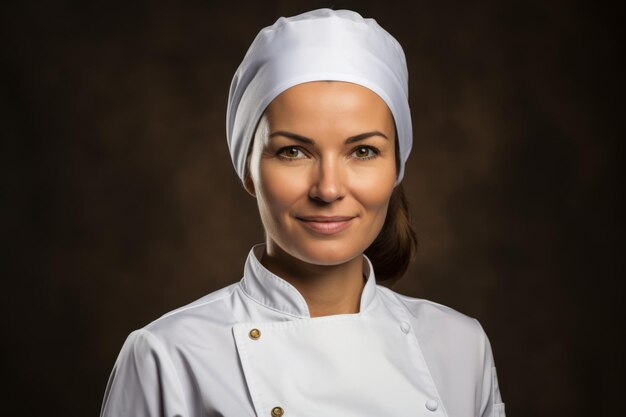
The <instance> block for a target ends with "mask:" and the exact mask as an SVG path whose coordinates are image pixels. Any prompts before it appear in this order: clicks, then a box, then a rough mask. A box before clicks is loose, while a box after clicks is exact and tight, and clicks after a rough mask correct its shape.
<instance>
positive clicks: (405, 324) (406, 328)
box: [400, 321, 411, 333]
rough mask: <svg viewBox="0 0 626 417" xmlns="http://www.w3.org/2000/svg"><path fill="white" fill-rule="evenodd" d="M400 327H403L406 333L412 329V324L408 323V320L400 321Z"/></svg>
mask: <svg viewBox="0 0 626 417" xmlns="http://www.w3.org/2000/svg"><path fill="white" fill-rule="evenodd" d="M400 328H401V329H402V331H403V332H404V333H408V332H409V330H411V325H410V324H409V323H407V322H406V321H403V322H401V323H400Z"/></svg>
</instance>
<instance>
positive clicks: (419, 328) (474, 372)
mask: <svg viewBox="0 0 626 417" xmlns="http://www.w3.org/2000/svg"><path fill="white" fill-rule="evenodd" d="M264 246H265V245H264V244H259V245H256V246H254V247H253V248H252V249H251V250H250V253H249V255H248V258H247V260H246V263H245V267H244V275H243V278H242V279H241V280H240V281H239V282H237V283H234V284H231V285H229V286H227V287H225V288H222V289H219V290H217V291H215V292H213V293H210V294H208V295H206V296H204V297H203V298H200V299H199V300H197V301H195V302H192V303H191V304H189V305H187V306H184V307H182V308H179V309H177V310H174V311H172V312H170V313H168V314H165V315H164V316H162V317H161V318H159V319H157V320H155V321H154V322H152V323H150V324H148V325H147V326H145V327H144V328H141V329H139V330H135V331H134V332H132V333H131V334H130V335H129V336H128V338H127V339H126V341H125V343H124V345H123V347H122V349H121V351H120V353H119V356H118V358H117V361H116V362H115V365H114V368H113V371H112V373H111V376H110V378H109V381H108V384H107V387H106V391H105V397H104V402H103V404H102V409H101V416H102V417H144V416H146V417H147V416H150V417H218V416H220V417H227V416H228V417H252V416H257V417H320V416H324V417H395V416H398V417H400V416H401V417H409V416H415V417H445V416H447V417H475V416H480V417H504V416H505V414H504V403H503V402H502V399H501V396H500V391H499V389H498V380H497V377H496V368H495V366H494V360H493V356H492V351H491V347H490V344H489V340H488V338H487V336H486V334H485V332H484V331H483V329H482V327H481V325H480V324H479V322H478V321H477V320H476V319H473V318H471V317H468V316H466V315H464V314H461V313H459V312H457V311H455V310H453V309H451V308H449V307H446V306H443V305H441V304H437V303H434V302H432V301H427V300H424V299H419V298H413V297H408V296H405V295H401V294H398V293H396V292H394V291H392V290H390V289H388V288H386V287H384V286H381V285H377V284H376V279H375V276H374V270H373V267H372V264H371V262H370V260H369V259H367V257H366V256H364V273H365V275H366V278H367V281H366V283H365V287H364V289H363V291H362V294H361V299H360V309H359V312H358V313H355V314H337V315H330V316H322V317H314V318H312V317H311V316H310V314H309V310H308V307H307V303H306V301H305V299H304V298H303V296H302V295H301V294H300V293H299V291H298V290H297V289H296V288H295V287H294V286H292V285H291V284H290V283H289V282H287V281H286V280H284V279H282V278H280V277H279V276H277V275H275V274H273V273H272V272H270V271H269V270H267V269H266V268H265V267H264V266H263V265H262V264H261V263H260V261H259V259H260V257H261V256H262V254H263V251H264V249H265V248H264Z"/></svg>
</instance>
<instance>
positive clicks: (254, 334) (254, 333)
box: [248, 329, 261, 340]
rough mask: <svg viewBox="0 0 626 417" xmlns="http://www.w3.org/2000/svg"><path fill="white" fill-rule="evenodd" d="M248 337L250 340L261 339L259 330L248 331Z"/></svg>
mask: <svg viewBox="0 0 626 417" xmlns="http://www.w3.org/2000/svg"><path fill="white" fill-rule="evenodd" d="M248 336H250V339H252V340H257V339H258V338H259V337H261V331H260V330H259V329H252V330H250V333H248Z"/></svg>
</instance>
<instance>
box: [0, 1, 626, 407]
mask: <svg viewBox="0 0 626 417" xmlns="http://www.w3.org/2000/svg"><path fill="white" fill-rule="evenodd" d="M408 4H409V3H408V2H394V1H383V2H380V1H377V2H374V1H371V2H365V1H359V2H355V1H352V2H350V1H337V2H321V1H276V2H260V1H257V2H248V3H245V2H243V3H242V2H241V1H239V2H210V1H184V2H169V3H164V2H143V3H142V2H121V3H119V4H113V3H112V2H110V1H91V2H78V1H75V2H70V1H57V2H39V3H37V2H17V1H14V2H3V4H2V6H1V9H2V13H1V18H0V19H1V29H0V30H1V31H2V38H1V47H2V55H1V59H2V61H1V64H2V66H1V67H2V68H1V70H0V71H1V72H2V75H3V76H2V89H1V92H2V94H1V97H2V100H1V103H2V119H1V121H2V127H1V132H2V145H1V148H0V149H1V162H2V212H1V213H2V220H3V221H2V236H3V241H4V243H5V244H4V245H3V246H4V250H3V255H2V256H3V260H2V265H3V268H2V271H3V272H2V287H3V290H2V299H3V301H2V309H3V316H2V350H3V351H4V355H3V359H4V361H3V362H4V363H3V365H2V369H3V375H4V377H3V380H4V382H5V384H6V385H5V388H3V390H2V392H3V396H6V398H4V399H3V400H2V409H3V410H4V411H3V412H2V414H3V415H32V416H35V415H37V416H88V415H97V414H98V413H99V409H100V405H101V401H102V396H103V393H104V389H105V385H106V381H107V378H108V376H109V373H110V371H111V368H112V366H113V363H114V361H115V358H116V356H117V354H118V352H119V349H120V347H121V345H122V343H123V341H124V339H125V337H126V336H127V334H128V333H129V332H130V331H132V330H134V329H136V328H139V327H142V326H144V325H146V324H147V323H149V322H150V321H151V320H154V319H156V318H157V317H158V316H160V315H161V314H163V313H165V312H167V311H169V310H171V309H173V308H176V307H178V306H181V305H183V304H186V303H188V302H191V301H193V300H195V299H197V298H199V297H201V296H202V295H204V294H207V293H209V292H211V291H214V290H216V289H218V288H221V287H223V286H225V285H228V284H230V283H233V282H236V281H237V280H239V279H240V278H241V274H242V267H243V262H244V260H245V257H246V255H247V253H248V251H249V249H250V247H251V246H252V245H253V244H254V243H258V242H261V241H262V239H263V233H262V228H261V223H260V220H259V218H258V214H257V209H256V204H255V201H254V200H253V199H252V198H251V197H249V196H248V195H247V194H246V193H245V191H244V190H243V188H242V187H241V186H240V183H239V179H238V177H237V176H236V174H235V171H234V169H233V168H232V164H231V160H230V157H229V154H228V149H227V145H226V137H225V135H226V133H225V114H226V102H227V95H228V88H229V85H230V81H231V78H232V76H233V74H234V72H235V70H236V68H237V66H238V65H239V63H240V62H241V59H242V58H243V55H244V53H245V52H246V50H247V48H248V46H249V45H250V43H251V42H252V40H253V38H254V36H255V35H256V33H257V32H258V31H259V30H260V29H261V28H262V27H264V26H267V25H270V24H272V23H273V22H274V21H275V20H276V19H277V18H278V17H279V16H281V15H293V14H297V13H300V12H303V11H306V10H309V9H313V8H318V7H332V8H335V9H340V8H349V9H353V10H356V11H358V12H360V13H361V14H362V15H363V16H365V17H373V18H375V19H376V20H377V21H378V22H379V23H380V24H381V25H382V26H383V27H384V28H386V29H387V30H388V31H389V32H390V33H391V34H393V35H394V36H395V37H396V38H397V39H398V40H399V41H400V43H401V44H402V45H403V47H404V49H405V52H406V55H407V58H408V66H409V73H410V76H409V84H410V104H411V110H412V113H413V123H414V137H415V140H414V147H413V152H412V155H411V157H410V159H409V162H408V165H407V172H406V177H405V180H404V186H405V189H406V192H407V194H408V199H409V202H410V204H411V212H412V215H413V218H414V223H415V228H416V230H417V233H418V237H419V242H420V251H419V255H418V258H417V261H416V262H415V264H414V265H412V267H411V268H410V270H409V271H408V273H407V274H406V276H405V277H404V278H403V279H402V280H401V281H400V282H399V283H398V285H397V286H396V287H394V289H395V290H396V291H398V292H400V293H404V294H408V295H411V296H414V297H420V298H426V299H430V300H433V301H436V302H439V303H442V304H446V305H448V306H451V307H453V308H455V309H457V310H459V311H461V312H463V313H465V314H467V315H470V316H472V317H475V318H477V319H479V320H480V322H481V323H482V325H483V327H484V328H485V330H486V331H487V334H488V335H489V338H490V340H491V343H492V346H493V350H494V355H495V360H496V365H497V367H498V374H499V380H500V387H501V391H502V395H503V399H504V401H505V403H506V407H507V415H508V416H509V417H512V416H581V417H582V416H586V417H589V416H614V415H618V414H619V412H618V410H621V408H622V407H621V406H620V404H621V403H623V401H622V398H623V393H622V391H623V385H624V384H623V382H622V381H623V378H624V377H623V372H624V359H623V351H622V347H621V342H622V337H621V334H622V327H623V326H622V324H621V322H620V320H619V313H620V312H622V310H623V308H622V305H621V304H622V303H623V302H624V292H623V287H622V285H621V282H620V278H621V277H620V276H619V275H618V274H619V271H618V267H621V265H622V263H623V261H622V259H623V255H622V248H623V245H621V239H618V229H617V226H616V224H617V217H618V214H619V213H620V212H622V211H621V210H622V209H623V207H622V205H621V201H620V197H621V194H622V190H621V184H620V183H619V181H618V169H617V168H618V163H619V162H621V160H622V156H621V152H622V150H623V143H622V139H623V135H622V132H623V129H622V127H621V122H622V120H621V119H622V118H623V111H624V106H623V96H618V88H619V87H621V78H622V77H623V74H622V71H623V68H622V67H619V66H618V59H617V58H618V56H619V55H620V54H621V48H620V47H619V46H618V43H617V42H618V41H617V39H618V23H619V20H618V15H617V13H616V11H614V10H609V9H601V8H599V6H596V5H594V6H592V5H591V3H585V4H577V3H574V2H570V1H552V2H545V1H539V0H532V1H517V0H516V1H509V2H500V1H480V2H456V3H452V2H448V1H436V2H432V1H431V2H426V1H416V2H412V3H410V5H408ZM618 98H619V99H618Z"/></svg>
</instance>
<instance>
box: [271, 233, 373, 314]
mask: <svg viewBox="0 0 626 417" xmlns="http://www.w3.org/2000/svg"><path fill="white" fill-rule="evenodd" d="M363 262H364V260H363V257H362V256H357V257H355V258H353V259H351V260H349V261H347V262H345V263H342V264H338V265H315V264H310V263H307V262H303V261H301V260H300V259H297V258H295V257H293V256H291V255H289V254H288V253H286V252H285V251H283V250H282V249H280V248H279V247H278V246H277V245H269V244H268V245H266V249H265V253H264V254H263V257H262V258H261V264H262V265H263V266H264V267H265V268H267V269H268V270H269V271H271V272H272V273H273V274H275V275H278V276H279V277H281V278H283V279H284V280H285V281H287V282H289V283H290V284H291V285H293V286H294V287H295V288H296V289H297V290H298V291H299V292H300V294H302V296H303V297H304V299H305V301H306V303H307V306H308V308H309V313H310V315H311V317H321V316H330V315H335V314H354V313H358V312H359V310H360V303H361V294H362V292H363V288H364V287H365V279H364V277H363Z"/></svg>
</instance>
